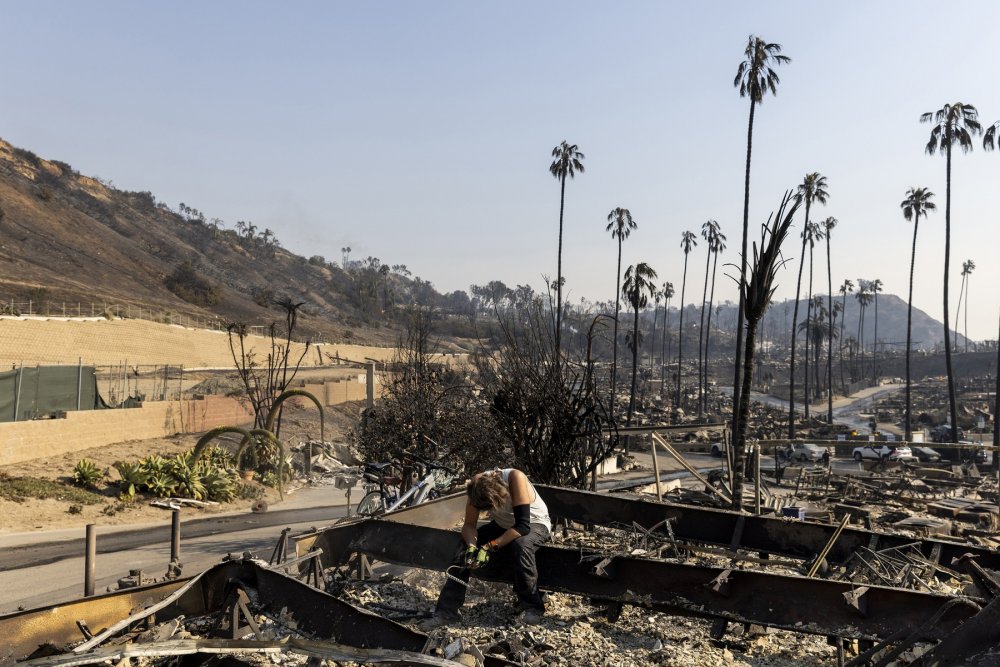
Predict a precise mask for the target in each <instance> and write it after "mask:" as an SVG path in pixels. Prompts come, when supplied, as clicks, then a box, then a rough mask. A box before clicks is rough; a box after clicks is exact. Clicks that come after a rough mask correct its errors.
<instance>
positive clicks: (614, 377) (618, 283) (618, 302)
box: [610, 237, 622, 414]
mask: <svg viewBox="0 0 1000 667" xmlns="http://www.w3.org/2000/svg"><path fill="white" fill-rule="evenodd" d="M621 294H622V240H621V237H619V238H618V272H617V273H616V274H615V332H614V340H615V344H614V352H613V353H612V355H613V356H612V357H611V401H610V405H611V414H614V412H615V387H616V384H617V381H618V316H619V315H620V314H621V307H622V297H621Z"/></svg>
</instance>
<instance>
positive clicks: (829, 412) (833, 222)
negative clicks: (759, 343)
mask: <svg viewBox="0 0 1000 667" xmlns="http://www.w3.org/2000/svg"><path fill="white" fill-rule="evenodd" d="M822 225H823V235H824V236H825V237H826V295H827V310H828V311H829V312H830V315H831V316H830V320H829V321H830V332H829V333H828V335H827V340H829V341H830V345H829V346H828V347H827V348H826V389H827V391H826V398H827V403H826V423H827V424H833V337H834V332H833V322H834V320H835V319H837V314H836V312H835V311H834V310H833V269H831V267H830V235H831V234H832V233H833V228H834V227H836V226H837V219H836V218H834V217H833V216H830V217H829V218H827V219H826V220H824V221H823V222H822Z"/></svg>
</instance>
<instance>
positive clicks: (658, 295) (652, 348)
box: [649, 285, 663, 377]
mask: <svg viewBox="0 0 1000 667" xmlns="http://www.w3.org/2000/svg"><path fill="white" fill-rule="evenodd" d="M662 298H663V292H661V291H659V290H658V289H655V285H654V289H653V330H652V331H651V332H650V334H649V377H653V362H654V361H656V319H657V318H658V317H659V316H660V299H662Z"/></svg>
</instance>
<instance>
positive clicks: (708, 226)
mask: <svg viewBox="0 0 1000 667" xmlns="http://www.w3.org/2000/svg"><path fill="white" fill-rule="evenodd" d="M718 233H719V223H718V222H716V221H715V220H709V221H708V222H706V223H704V224H703V225H702V226H701V236H702V238H703V239H705V246H706V249H707V250H708V252H707V253H706V255H705V286H704V288H703V289H702V291H701V319H700V320H699V321H698V420H699V421H701V419H702V417H704V416H705V410H704V408H705V402H704V394H703V393H702V384H701V377H702V361H703V359H704V357H703V355H702V344H703V343H704V341H705V302H706V300H707V298H708V269H709V266H710V264H711V261H712V246H713V240H714V239H715V235H716V234H718Z"/></svg>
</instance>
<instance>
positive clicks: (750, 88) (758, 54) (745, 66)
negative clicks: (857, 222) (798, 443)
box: [681, 35, 792, 431]
mask: <svg viewBox="0 0 1000 667" xmlns="http://www.w3.org/2000/svg"><path fill="white" fill-rule="evenodd" d="M791 61H792V59H791V58H789V57H788V56H783V55H781V44H775V43H772V42H765V41H764V40H763V39H761V38H760V37H757V36H755V35H750V37H749V38H748V39H747V46H746V49H745V50H744V51H743V60H742V61H741V62H740V65H739V67H738V68H737V70H736V78H735V79H733V86H735V87H736V88H738V89H739V91H740V97H749V98H750V120H749V121H748V122H747V168H746V177H745V178H744V186H743V243H742V246H741V250H740V306H739V311H738V314H737V319H736V363H735V364H734V366H735V370H734V376H733V430H734V431H735V430H736V428H737V422H736V420H737V418H738V416H739V415H738V413H737V410H736V406H737V405H739V403H740V391H741V387H742V385H741V382H740V373H741V372H742V368H741V367H740V362H741V358H742V355H743V321H744V314H745V304H744V302H743V293H744V291H745V289H746V281H747V276H746V273H747V228H748V226H749V222H750V155H751V152H752V149H753V116H754V111H755V110H756V108H757V105H758V104H761V103H763V101H764V95H765V94H766V93H767V92H768V91H770V93H771V95H776V94H777V93H778V81H779V79H778V74H777V72H775V71H774V68H775V67H777V66H778V65H784V64H786V63H789V62H791ZM681 301H682V305H681V307H682V308H683V299H682V300H681Z"/></svg>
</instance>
